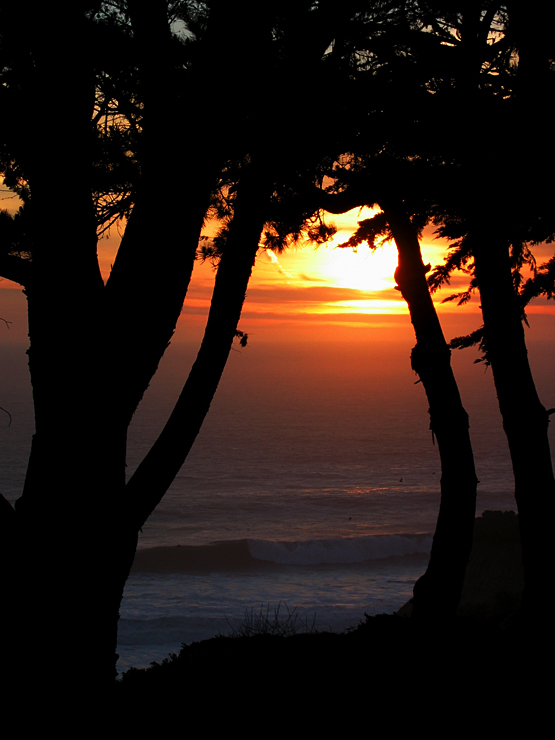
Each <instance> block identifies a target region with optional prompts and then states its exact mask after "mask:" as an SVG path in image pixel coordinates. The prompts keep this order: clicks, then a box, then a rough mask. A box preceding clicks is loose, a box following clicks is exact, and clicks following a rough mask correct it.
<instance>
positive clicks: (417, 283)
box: [380, 200, 478, 619]
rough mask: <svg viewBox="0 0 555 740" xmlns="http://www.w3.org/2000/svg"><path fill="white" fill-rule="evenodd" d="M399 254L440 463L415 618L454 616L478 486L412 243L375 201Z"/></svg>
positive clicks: (400, 215) (410, 231) (404, 220)
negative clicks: (428, 549) (429, 548)
mask: <svg viewBox="0 0 555 740" xmlns="http://www.w3.org/2000/svg"><path fill="white" fill-rule="evenodd" d="M380 206H381V208H382V210H383V211H384V213H385V216H386V218H387V220H388V223H389V226H390V228H391V232H392V234H393V237H394V239H395V242H396V244H397V249H398V252H399V266H398V268H397V270H396V272H395V279H396V281H397V285H398V287H399V290H400V291H401V294H402V296H403V298H404V299H405V300H406V302H407V304H408V307H409V311H410V317H411V321H412V324H413V326H414V332H415V334H416V342H417V343H416V346H415V347H414V349H413V350H412V354H411V363H412V368H413V370H414V371H415V372H416V373H417V374H418V376H419V377H420V380H421V381H422V384H423V386H424V390H425V392H426V396H427V398H428V402H429V404H430V408H429V412H430V428H431V430H432V434H433V435H434V437H435V438H436V439H437V443H438V448H439V454H440V459H441V503H440V509H439V516H438V520H437V525H436V531H435V534H434V539H433V545H432V552H431V556H430V562H429V564H428V568H427V570H426V573H425V574H424V575H423V576H422V577H421V578H420V579H419V580H418V581H417V582H416V584H415V587H414V598H413V616H414V617H415V618H426V619H430V618H443V617H452V616H454V613H455V610H456V608H457V606H458V603H459V601H460V597H461V592H462V588H463V583H464V577H465V571H466V566H467V563H468V558H469V556H470V550H471V548H472V535H473V528H474V518H475V514H476V488H477V483H478V480H477V478H476V470H475V467H474V457H473V453H472V446H471V442H470V434H469V423H468V414H467V413H466V411H465V409H464V408H463V405H462V402H461V398H460V394H459V389H458V387H457V383H456V380H455V376H454V375H453V370H452V368H451V352H450V350H449V347H448V346H447V343H446V341H445V338H444V336H443V331H442V329H441V325H440V323H439V318H438V316H437V313H436V310H435V307H434V304H433V301H432V298H431V295H430V291H429V289H428V285H427V282H426V272H427V268H426V267H425V266H424V264H423V262H422V255H421V252H420V244H419V242H418V236H417V234H416V230H415V229H414V227H413V225H412V223H411V221H410V219H409V217H408V216H407V214H406V213H405V212H404V210H403V209H402V207H399V206H398V205H397V204H395V203H391V202H386V201H382V200H380Z"/></svg>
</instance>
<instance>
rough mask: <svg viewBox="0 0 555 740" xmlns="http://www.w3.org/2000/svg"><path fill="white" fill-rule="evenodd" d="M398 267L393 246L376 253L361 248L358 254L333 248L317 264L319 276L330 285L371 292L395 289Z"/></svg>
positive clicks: (388, 243) (378, 250)
mask: <svg viewBox="0 0 555 740" xmlns="http://www.w3.org/2000/svg"><path fill="white" fill-rule="evenodd" d="M340 239H341V241H344V239H343V237H340ZM323 251H324V250H322V252H323ZM396 267H397V248H396V247H395V244H394V243H393V242H385V243H384V244H383V245H382V246H380V247H378V248H377V249H375V250H371V249H370V248H369V247H368V246H367V245H362V246H360V247H358V249H357V251H356V252H354V251H353V250H352V249H347V248H339V247H337V246H335V247H334V246H333V245H330V246H328V247H327V249H326V253H325V254H321V255H320V259H319V261H318V273H319V275H320V276H321V277H322V278H325V280H326V282H327V283H328V284H329V285H334V286H336V287H338V288H350V289H351V290H364V291H371V292H375V291H381V290H387V289H389V288H393V287H394V286H395V280H394V278H393V274H394V272H395V269H396Z"/></svg>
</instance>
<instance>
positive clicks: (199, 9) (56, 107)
mask: <svg viewBox="0 0 555 740" xmlns="http://www.w3.org/2000/svg"><path fill="white" fill-rule="evenodd" d="M352 6H354V4H353V3H345V4H344V5H343V6H342V7H341V8H337V7H336V4H335V3H333V2H326V1H325V0H323V1H322V2H319V3H313V2H308V1H306V2H304V1H303V2H298V1H297V2H288V1H283V0H282V2H270V3H266V4H265V6H264V8H259V9H258V10H257V12H256V14H254V15H253V14H252V13H251V10H252V8H251V6H250V5H249V4H248V3H246V2H243V1H242V0H238V1H237V2H234V3H228V2H220V1H219V0H213V1H211V2H199V3H188V2H169V1H167V2H160V3H155V4H145V3H143V2H139V1H137V0H129V1H128V2H106V3H99V2H96V3H95V2H90V3H87V2H65V1H64V2H61V3H58V4H57V5H56V6H55V9H54V10H52V9H50V8H42V9H39V10H38V11H37V12H36V13H35V14H34V15H32V16H31V17H26V16H24V9H22V8H21V7H20V6H13V7H5V6H3V7H2V9H1V15H0V23H1V25H0V57H1V62H2V65H1V70H2V71H1V76H2V86H1V89H0V95H1V96H2V99H3V102H4V104H5V109H10V110H13V111H17V113H18V115H17V116H15V115H14V116H13V117H7V118H4V119H3V121H2V126H1V132H2V137H1V144H0V146H1V149H0V162H1V165H2V173H3V174H4V176H5V180H6V183H7V184H8V186H9V187H11V188H12V189H13V190H14V191H15V192H17V193H18V194H19V195H20V197H21V198H22V200H23V207H22V209H21V210H20V213H19V214H18V215H17V216H16V217H13V218H12V217H9V216H7V215H5V214H4V215H2V217H1V219H0V273H1V274H2V275H4V276H5V277H7V278H10V279H12V280H15V281H16V282H19V283H20V284H21V285H22V286H23V287H24V288H25V292H26V294H27V299H28V315H29V337H30V349H29V367H30V373H31V381H32V387H33V400H34V407H35V425H36V431H35V435H34V437H33V442H32V449H31V455H30V460H29V465H28V471H27V476H26V480H25V485H24V490H23V494H22V496H21V497H20V498H19V499H18V501H17V502H16V504H15V507H12V506H11V505H10V504H9V503H8V502H7V501H6V500H5V499H3V498H0V503H1V506H0V528H1V531H2V533H3V535H4V536H3V537H2V544H1V547H2V555H3V559H2V562H3V566H4V570H3V584H4V585H3V588H4V596H5V603H7V604H9V608H7V609H5V610H4V611H3V634H4V635H6V634H8V633H9V634H12V635H13V636H14V637H13V640H12V641H6V640H3V643H2V649H3V651H4V656H5V658H6V660H5V662H4V664H5V665H6V666H7V670H10V668H11V669H13V670H14V671H15V668H16V667H17V666H18V665H19V666H20V667H21V670H20V671H19V672H17V671H16V674H17V675H16V679H17V677H19V680H20V681H21V682H24V684H25V687H29V685H30V684H29V678H28V674H27V667H28V665H29V663H30V661H31V659H32V660H33V662H34V663H35V664H36V670H37V672H38V673H37V681H39V682H42V683H45V682H48V686H49V688H51V689H52V690H53V691H58V690H61V687H62V686H63V687H64V691H65V690H67V689H68V688H69V686H68V676H67V671H68V665H70V664H73V665H76V664H78V663H79V662H84V663H85V664H86V665H87V668H86V671H87V673H86V675H85V676H84V677H83V680H84V681H85V683H84V684H83V685H82V686H81V688H80V690H81V691H83V692H85V693H86V692H88V691H89V690H91V688H94V687H96V688H102V687H105V686H107V685H109V684H110V683H111V681H112V680H113V677H114V676H115V660H116V654H115V650H116V638H117V621H118V610H119V605H120V601H121V597H122V592H123V588H124V584H125V581H126V579H127V576H128V573H129V569H130V567H131V564H132V561H133V557H134V553H135V549H136V544H137V536H138V532H139V529H140V527H141V526H142V525H143V524H144V522H145V520H146V519H147V518H148V516H149V515H150V513H151V512H152V511H153V509H154V508H155V506H156V505H157V503H158V502H159V501H160V499H161V498H162V496H163V495H164V493H165V491H166V490H167V488H168V486H169V485H170V484H171V482H172V480H173V478H174V476H175V474H176V473H177V471H178V470H179V467H180V466H181V464H182V463H183V461H184V459H185V457H186V456H187V453H188V451H189V450H190V448H191V446H192V444H193V442H194V439H195V437H196V435H197V433H198V431H199V429H200V426H201V424H202V422H203V419H204V417H205V415H206V413H207V411H208V409H209V406H210V403H211V400H212V398H213V395H214V393H215V391H216V388H217V385H218V382H219V380H220V377H221V374H222V372H223V369H224V366H225V363H226V360H227V357H228V354H229V351H230V347H231V344H232V342H233V339H234V337H235V336H236V335H237V333H238V331H237V322H238V320H239V316H240V313H241V308H242V305H243V301H244V298H245V292H246V288H247V284H248V280H249V277H250V274H251V270H252V266H253V264H254V260H255V256H256V252H257V250H258V246H259V243H260V240H261V238H263V239H272V238H273V237H272V234H273V229H272V225H271V224H272V222H273V220H275V219H276V218H278V214H279V213H280V211H282V210H283V208H287V207H288V206H287V204H286V201H287V197H286V194H287V192H288V189H289V186H288V182H289V181H290V180H291V179H293V180H294V179H295V177H296V171H297V168H299V167H300V168H301V169H302V168H303V167H306V166H307V162H309V161H310V158H311V157H313V156H314V150H318V149H317V147H316V146H315V143H314V142H315V137H314V135H313V132H312V130H311V129H312V126H311V122H310V121H307V122H306V123H305V124H303V125H302V126H301V125H299V123H298V122H297V121H296V120H295V118H290V119H288V120H287V119H286V117H285V113H284V112H285V110H286V109H287V107H291V109H293V110H294V109H296V108H297V107H298V106H300V105H301V104H302V101H303V100H304V99H305V96H306V91H307V89H310V88H312V89H314V91H315V93H316V94H318V95H320V94H321V93H322V92H323V85H324V77H323V73H322V70H321V68H322V66H323V65H324V64H325V65H328V64H329V57H330V53H331V52H330V49H331V47H330V44H331V42H332V40H333V38H334V36H335V35H336V34H337V33H338V32H339V29H340V27H341V23H342V20H343V19H344V18H346V17H348V16H349V14H350V13H351V12H352ZM61 19H63V23H62V22H61ZM326 68H327V67H326ZM223 69H225V70H226V74H227V76H228V78H229V80H230V83H231V84H229V85H223V86H221V87H220V88H219V89H218V103H217V109H216V108H215V109H213V110H210V112H209V113H207V112H206V109H205V106H204V100H205V97H206V95H207V94H208V92H209V91H211V90H212V89H213V85H214V82H215V81H217V80H218V79H220V78H221V71H222V70H223ZM269 91H271V94H272V95H273V96H275V98H276V99H277V100H279V101H283V102H282V103H280V108H279V109H278V110H277V111H275V112H274V113H273V114H272V116H271V117H265V118H262V119H261V115H262V113H263V111H264V108H265V102H266V99H267V96H268V94H269ZM66 110H67V111H68V118H67V121H65V120H64V119H62V118H61V113H62V112H63V111H66ZM287 133H294V134H295V137H294V138H293V137H288V136H287V135H286V134H287ZM318 151H319V150H318ZM160 190H162V191H163V194H164V201H163V212H161V211H160V210H159V209H157V208H155V207H153V205H152V198H153V194H154V193H156V192H158V191H160ZM53 193H55V194H58V197H59V198H60V199H61V201H62V202H61V206H60V207H59V208H58V209H57V210H54V205H53V199H52V194H53ZM211 215H216V216H218V217H219V218H220V220H221V221H222V228H221V230H220V233H219V236H218V237H217V238H216V239H215V240H214V243H213V244H212V245H211V246H210V247H209V248H208V250H205V253H206V252H208V253H209V254H210V255H211V257H212V258H213V259H214V260H215V262H216V264H217V276H216V282H215V287H214V292H213V296H212V302H211V307H210V312H209V316H208V321H207V326H206V331H205V335H204V339H203V341H202V344H201V347H200V350H199V353H198V356H197V360H196V362H195V364H194V366H193V369H192V370H191V373H190V375H189V377H188V379H187V381H186V383H185V385H184V388H183V391H182V393H181V396H180V398H179V400H178V402H177V404H176V406H175V409H174V411H173V413H172V415H171V417H170V419H169V420H168V423H167V425H166V427H165V428H164V430H163V432H162V434H161V435H160V438H159V439H158V440H157V442H156V443H155V444H154V446H153V448H152V449H151V451H150V452H149V453H148V454H147V456H146V457H145V459H144V461H143V462H142V464H141V465H140V466H139V467H138V469H137V471H136V472H135V473H134V475H133V476H132V477H131V479H130V480H129V481H126V480H125V457H126V435H127V428H128V426H129V423H130V421H131V418H132V416H133V414H134V412H135V409H136V408H137V405H138V404H139V403H140V401H141V398H142V396H143V394H144V392H145V390H146V388H147V387H148V384H149V382H150V380H151V378H152V376H153V375H154V373H155V372H156V369H157V367H158V363H159V361H160V359H161V357H162V355H163V353H164V351H165V349H166V347H167V346H168V344H169V342H170V340H171V337H172V334H173V332H174V330H175V326H176V322H177V319H178V317H179V314H180V312H181V307H182V304H183V300H184V298H185V294H186V291H187V287H188V284H189V280H190V277H191V273H192V269H193V264H194V260H195V258H196V256H197V253H198V245H199V237H200V233H201V229H202V227H203V224H204V221H205V219H206V218H207V217H209V216H211ZM122 217H123V218H125V219H126V224H125V231H124V235H123V237H122V240H121V243H120V246H119V249H118V252H117V255H116V258H115V261H114V264H113V266H112V269H111V272H110V275H109V278H108V280H107V281H106V283H104V281H103V279H102V276H101V274H100V270H99V265H98V260H97V253H96V249H97V238H98V234H99V233H102V232H103V231H104V230H105V229H106V228H108V227H109V225H110V224H111V223H114V222H115V220H117V219H120V218H122ZM279 217H280V218H281V216H279ZM56 220H57V221H59V223H60V224H61V225H62V227H63V229H64V231H65V232H67V234H68V235H69V236H68V237H67V239H65V240H64V246H63V249H62V248H60V247H59V242H60V238H59V235H58V231H59V228H60V225H59V224H58V223H56V227H54V223H55V221H56ZM265 223H266V224H268V225H267V227H266V229H264V225H265ZM300 228H302V227H300ZM264 233H265V234H266V235H265V236H264ZM299 235H300V232H299ZM243 338H244V337H243ZM37 603H38V604H41V605H45V604H48V605H50V606H49V608H48V610H47V612H46V613H43V614H41V617H40V619H37V617H36V609H35V608H34V604H37ZM28 635H33V647H32V649H31V648H29V649H26V647H25V646H26V644H27V643H26V641H25V638H26V636H28ZM16 683H17V681H16ZM21 690H22V691H23V690H24V689H23V686H22V687H21Z"/></svg>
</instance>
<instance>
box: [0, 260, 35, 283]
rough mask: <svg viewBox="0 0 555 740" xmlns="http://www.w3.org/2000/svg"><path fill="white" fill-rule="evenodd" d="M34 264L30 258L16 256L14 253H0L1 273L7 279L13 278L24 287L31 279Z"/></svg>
mask: <svg viewBox="0 0 555 740" xmlns="http://www.w3.org/2000/svg"><path fill="white" fill-rule="evenodd" d="M32 270H33V265H32V262H31V261H30V260H26V259H22V258H21V257H16V256H15V255H13V254H2V255H0V275H2V277H5V278H6V279H7V280H13V282H14V283H19V285H22V286H23V287H24V288H25V287H27V286H28V285H29V283H30V281H31V275H32Z"/></svg>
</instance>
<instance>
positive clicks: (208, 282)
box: [0, 200, 555, 341]
mask: <svg viewBox="0 0 555 740" xmlns="http://www.w3.org/2000/svg"><path fill="white" fill-rule="evenodd" d="M0 207H4V208H6V207H7V208H8V209H10V210H11V209H12V208H14V207H17V205H16V203H15V202H14V201H12V200H7V201H3V202H1V203H0ZM370 214H371V211H370V209H367V208H366V209H362V210H361V209H354V210H353V211H351V212H349V213H348V214H344V215H343V216H329V218H328V219H327V220H328V222H333V223H335V225H336V226H337V228H338V233H337V234H336V235H335V237H334V239H333V242H331V243H330V244H328V245H325V246H321V247H319V248H317V249H315V248H314V247H313V246H311V245H307V246H305V247H302V248H294V249H290V250H288V251H286V252H285V253H283V254H280V255H275V254H273V253H272V252H270V251H264V250H261V251H260V253H259V255H258V257H257V261H256V265H255V268H254V271H253V275H252V278H251V282H250V285H249V289H248V292H247V300H246V302H245V306H244V310H243V315H242V318H241V322H240V328H241V329H242V330H243V331H246V332H248V333H249V334H251V335H252V337H253V339H254V338H255V337H256V340H257V341H274V340H277V339H279V340H286V341H310V340H316V339H317V340H323V341H335V340H349V341H353V340H358V339H364V340H367V339H368V338H369V336H368V332H369V331H371V332H372V333H373V334H374V335H375V336H376V337H377V334H379V335H380V337H381V338H382V339H387V338H390V339H393V338H395V336H396V335H397V334H398V331H400V330H402V332H403V334H405V335H407V336H408V335H410V332H411V326H410V320H409V316H408V311H407V307H406V304H405V302H404V301H403V299H402V297H401V295H400V293H399V291H397V290H395V287H394V285H395V283H394V280H393V273H394V271H395V267H396V265H397V255H396V249H395V245H394V244H393V243H391V242H388V243H385V244H384V245H383V246H382V247H380V248H378V250H376V251H375V252H374V253H372V252H371V251H370V250H369V249H368V248H367V247H366V246H364V247H360V248H359V249H358V251H357V252H356V253H355V252H353V251H352V250H351V249H339V248H337V245H338V244H340V243H342V242H345V241H346V240H347V239H348V238H349V236H350V235H351V234H352V232H353V231H354V230H355V228H356V226H357V221H358V220H361V219H363V218H368V216H369V215H370ZM118 242H119V235H118V230H117V228H114V229H113V230H112V233H111V235H110V236H109V237H108V238H104V239H101V240H100V242H99V259H100V264H101V269H102V272H103V274H104V276H105V277H107V276H108V273H109V270H110V264H111V263H112V262H113V259H114V254H115V250H116V249H117V245H118ZM422 253H423V258H424V262H425V263H428V262H429V263H431V264H432V266H434V265H437V264H439V263H441V262H442V261H443V257H444V255H445V253H446V247H445V243H443V242H441V241H440V240H437V239H434V236H433V231H432V229H428V230H426V231H425V233H424V236H423V239H422ZM535 253H536V256H537V260H538V263H541V262H543V261H545V260H547V259H548V258H549V257H550V256H551V255H552V253H553V248H552V246H551V245H542V246H541V247H538V248H536V250H535ZM214 275H215V273H214V270H213V268H212V266H211V265H210V264H208V263H205V264H201V263H197V265H196V266H195V270H194V274H193V279H192V283H191V286H190V289H189V293H188V295H187V298H186V301H185V306H184V309H183V314H182V316H181V318H180V320H179V325H178V329H177V332H176V337H175V338H176V339H177V340H189V339H191V340H195V341H198V339H200V337H201V336H202V331H203V326H204V321H205V317H206V313H207V311H208V307H209V304H210V298H211V290H212V285H213V281H214ZM467 282H468V277H467V276H466V275H463V274H459V275H455V276H454V277H453V279H452V282H451V286H447V288H445V289H443V290H442V291H440V292H439V293H437V294H436V295H435V296H434V300H435V301H436V305H437V309H438V311H439V313H440V314H441V318H442V324H443V325H444V331H445V333H446V337H447V339H450V338H452V337H453V336H455V335H456V334H460V333H466V332H468V331H471V330H472V329H475V328H477V327H478V326H479V325H480V323H481V321H480V318H481V317H480V307H479V301H478V298H477V296H476V297H475V298H474V299H473V300H472V301H471V302H470V303H469V304H467V305H465V306H462V307H459V306H457V305H456V303H455V302H453V303H447V304H441V300H442V299H443V298H444V297H446V296H447V295H449V294H451V293H454V292H458V291H460V290H463V289H464V288H466V285H467ZM9 289H16V290H17V295H18V297H17V298H16V296H15V295H14V294H13V293H12V291H11V290H10V293H12V295H11V296H10V295H8V294H7V292H6V291H7V290H9ZM14 312H15V314H16V318H17V321H16V324H17V325H18V326H17V328H16V326H14V325H13V324H12V327H11V328H12V329H14V330H15V331H12V332H11V333H10V334H11V336H10V339H15V336H14V333H15V334H17V335H18V338H20V339H21V338H22V334H21V331H22V330H23V329H24V335H26V328H25V327H24V326H22V324H24V298H23V296H22V295H21V290H20V288H19V286H16V285H14V284H13V283H10V282H9V281H6V280H4V281H2V283H0V317H2V318H6V319H8V320H13V318H14ZM538 313H540V314H546V313H547V314H549V315H550V316H551V317H553V316H554V315H555V305H554V302H553V301H546V300H542V299H539V300H537V301H536V302H535V304H534V305H533V306H530V307H529V314H530V315H533V314H538ZM549 323H551V322H549ZM542 325H545V321H544V322H542ZM24 335H23V336H24ZM6 338H7V337H6Z"/></svg>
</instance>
